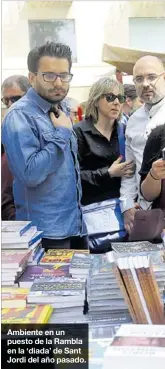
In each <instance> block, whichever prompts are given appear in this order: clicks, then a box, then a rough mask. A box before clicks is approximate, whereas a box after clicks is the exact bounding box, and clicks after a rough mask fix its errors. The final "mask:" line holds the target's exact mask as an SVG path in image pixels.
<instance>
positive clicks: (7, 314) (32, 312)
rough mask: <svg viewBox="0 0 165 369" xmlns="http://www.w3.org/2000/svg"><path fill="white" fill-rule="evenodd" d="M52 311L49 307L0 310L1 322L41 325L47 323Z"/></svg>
mask: <svg viewBox="0 0 165 369" xmlns="http://www.w3.org/2000/svg"><path fill="white" fill-rule="evenodd" d="M52 310H53V309H52V307H51V306H50V305H44V306H31V307H24V308H20V307H19V308H15V309H2V311H1V322H2V324H13V323H14V324H15V323H18V324H25V323H28V324H43V323H47V322H48V321H49V319H50V316H51V314H52Z"/></svg>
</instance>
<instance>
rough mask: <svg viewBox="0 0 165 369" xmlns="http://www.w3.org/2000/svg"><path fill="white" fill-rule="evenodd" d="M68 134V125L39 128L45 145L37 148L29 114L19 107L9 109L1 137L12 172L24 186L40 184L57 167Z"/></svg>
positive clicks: (36, 134)
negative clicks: (43, 130)
mask: <svg viewBox="0 0 165 369" xmlns="http://www.w3.org/2000/svg"><path fill="white" fill-rule="evenodd" d="M50 124H51V122H50ZM70 137H71V130H70V129H68V128H65V127H57V128H54V130H49V129H48V130H47V131H46V132H43V139H44V141H45V146H44V148H43V149H41V147H40V140H39V138H38V132H37V130H36V127H35V124H34V122H33V117H29V116H28V115H27V114H25V113H24V112H22V111H20V110H17V111H15V110H11V112H9V113H8V115H7V116H6V118H5V119H4V123H3V127H2V141H3V144H4V146H5V150H6V154H7V158H8V161H9V163H10V167H11V169H12V172H14V174H15V176H17V177H19V178H20V180H21V181H22V182H23V183H25V185H26V186H28V187H35V186H37V185H39V184H41V183H42V182H44V181H45V179H46V178H47V177H48V175H49V174H52V173H55V172H56V171H57V170H58V168H59V167H60V166H61V165H62V163H63V161H64V151H65V150H67V148H68V146H69V145H70Z"/></svg>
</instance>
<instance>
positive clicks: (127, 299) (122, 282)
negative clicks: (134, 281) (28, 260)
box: [112, 263, 138, 324]
mask: <svg viewBox="0 0 165 369" xmlns="http://www.w3.org/2000/svg"><path fill="white" fill-rule="evenodd" d="M112 270H113V272H114V275H115V277H116V279H117V281H118V283H119V287H120V290H121V292H122V295H123V298H124V300H125V302H126V304H127V306H128V310H129V312H130V315H131V318H132V320H133V322H134V323H135V324H136V323H138V319H137V316H136V314H135V310H134V308H133V305H132V302H131V300H130V297H129V294H128V293H127V288H126V283H125V282H126V281H125V280H124V277H123V276H122V274H121V273H120V270H119V269H118V267H117V266H116V264H115V263H113V264H112Z"/></svg>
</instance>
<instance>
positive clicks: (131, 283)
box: [122, 269, 148, 324]
mask: <svg viewBox="0 0 165 369" xmlns="http://www.w3.org/2000/svg"><path fill="white" fill-rule="evenodd" d="M122 272H123V271H122ZM125 274H126V275H127V289H128V293H129V295H130V299H131V301H132V305H133V307H134V310H135V313H136V316H137V320H138V323H141V324H146V323H148V322H147V319H146V315H145V313H144V309H143V305H142V303H141V299H140V296H139V291H138V290H137V286H136V282H135V280H134V276H133V273H132V271H131V270H130V269H127V270H125Z"/></svg>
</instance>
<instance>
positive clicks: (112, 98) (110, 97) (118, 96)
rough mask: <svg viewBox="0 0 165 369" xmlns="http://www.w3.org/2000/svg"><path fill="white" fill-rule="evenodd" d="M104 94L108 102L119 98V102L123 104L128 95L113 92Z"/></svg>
mask: <svg viewBox="0 0 165 369" xmlns="http://www.w3.org/2000/svg"><path fill="white" fill-rule="evenodd" d="M104 96H105V98H106V100H107V102H113V101H115V100H116V99H118V100H119V103H120V104H123V103H125V101H126V96H125V95H121V94H119V95H114V94H113V93H109V94H104Z"/></svg>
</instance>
